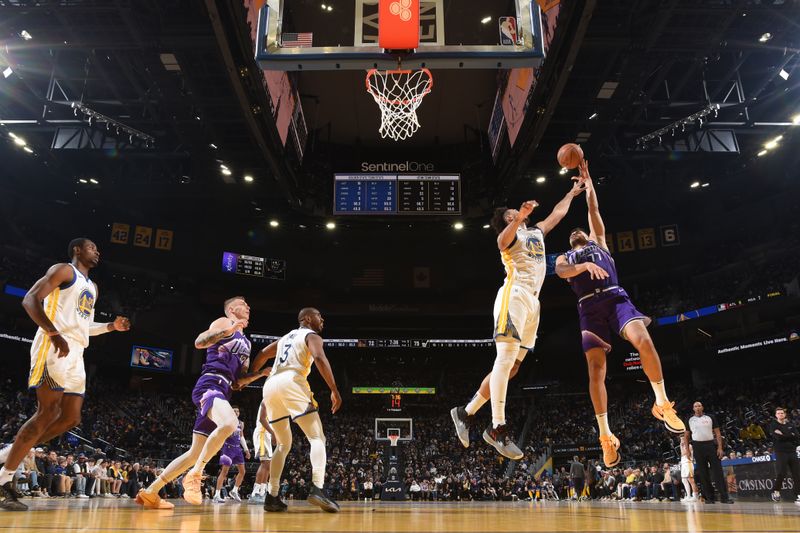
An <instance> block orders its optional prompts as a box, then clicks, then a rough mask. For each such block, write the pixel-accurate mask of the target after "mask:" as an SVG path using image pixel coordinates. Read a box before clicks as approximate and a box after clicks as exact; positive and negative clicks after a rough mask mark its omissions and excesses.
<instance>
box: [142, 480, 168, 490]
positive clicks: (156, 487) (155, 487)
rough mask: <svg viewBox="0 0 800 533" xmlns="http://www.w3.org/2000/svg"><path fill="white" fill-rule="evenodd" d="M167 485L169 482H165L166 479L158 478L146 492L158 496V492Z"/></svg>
mask: <svg viewBox="0 0 800 533" xmlns="http://www.w3.org/2000/svg"><path fill="white" fill-rule="evenodd" d="M166 484H167V482H166V481H165V480H164V478H162V477H161V476H158V477H157V478H156V480H155V481H153V483H151V484H150V486H149V487H147V488H146V489H145V492H147V493H149V494H158V491H160V490H161V489H162V488H163V487H164V485H166Z"/></svg>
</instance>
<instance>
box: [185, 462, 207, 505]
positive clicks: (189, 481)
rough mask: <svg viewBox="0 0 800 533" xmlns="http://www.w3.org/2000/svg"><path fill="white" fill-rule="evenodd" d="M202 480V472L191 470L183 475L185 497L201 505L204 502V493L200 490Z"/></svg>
mask: <svg viewBox="0 0 800 533" xmlns="http://www.w3.org/2000/svg"><path fill="white" fill-rule="evenodd" d="M202 482H203V474H202V472H194V471H193V470H189V471H188V472H187V473H186V475H185V476H183V499H184V500H186V501H187V502H188V503H191V504H192V505H200V504H201V503H203V494H202V493H201V492H200V486H201V485H202Z"/></svg>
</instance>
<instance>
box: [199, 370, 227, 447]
mask: <svg viewBox="0 0 800 533" xmlns="http://www.w3.org/2000/svg"><path fill="white" fill-rule="evenodd" d="M230 397H231V386H230V382H229V381H228V380H227V379H226V378H224V377H223V376H219V375H217V374H203V375H202V376H200V377H199V378H198V379H197V383H195V385H194V389H192V403H194V405H195V407H197V417H196V418H195V421H194V429H193V432H194V433H197V434H198V435H205V436H206V437H208V436H209V435H210V434H211V432H212V431H214V430H215V429H217V425H216V424H215V423H214V422H213V421H212V420H211V419H210V418H209V417H208V411H209V409H211V406H212V405H213V404H214V400H215V399H216V398H220V399H223V400H226V401H227V400H228V399H230Z"/></svg>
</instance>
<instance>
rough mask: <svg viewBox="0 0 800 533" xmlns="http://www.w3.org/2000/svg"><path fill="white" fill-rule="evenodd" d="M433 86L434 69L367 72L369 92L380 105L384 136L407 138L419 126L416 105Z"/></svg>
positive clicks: (381, 130) (399, 139) (373, 70)
mask: <svg viewBox="0 0 800 533" xmlns="http://www.w3.org/2000/svg"><path fill="white" fill-rule="evenodd" d="M431 88H433V75H431V71H430V70H428V69H426V68H423V69H420V70H384V71H380V70H376V69H372V70H370V71H369V72H367V92H368V93H369V94H371V95H372V98H373V99H374V100H375V102H376V103H377V104H378V107H380V109H381V127H380V129H379V130H378V131H380V134H381V137H383V138H384V139H385V138H386V137H389V138H391V139H394V140H395V141H402V140H404V139H408V138H409V137H411V136H412V135H414V133H415V132H416V131H417V130H418V129H419V120H417V108H418V107H419V105H420V104H421V103H422V99H423V98H424V97H425V95H426V94H428V93H429V92H431Z"/></svg>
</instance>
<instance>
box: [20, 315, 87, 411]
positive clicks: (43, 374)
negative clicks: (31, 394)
mask: <svg viewBox="0 0 800 533" xmlns="http://www.w3.org/2000/svg"><path fill="white" fill-rule="evenodd" d="M64 339H65V340H66V341H67V344H68V345H69V354H68V355H67V356H66V357H59V356H58V355H56V349H55V347H54V346H53V342H52V340H51V338H50V337H48V336H47V335H45V334H44V331H43V330H41V329H40V330H38V331H37V332H36V336H35V337H34V338H33V345H32V346H31V371H30V374H29V375H28V388H30V389H38V388H39V387H41V386H42V384H43V383H46V384H47V386H48V387H50V389H52V390H55V391H64V394H77V395H80V396H83V395H84V393H85V392H86V369H85V368H84V366H83V345H81V344H78V343H77V342H75V341H74V340H72V339H70V338H68V337H64Z"/></svg>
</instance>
